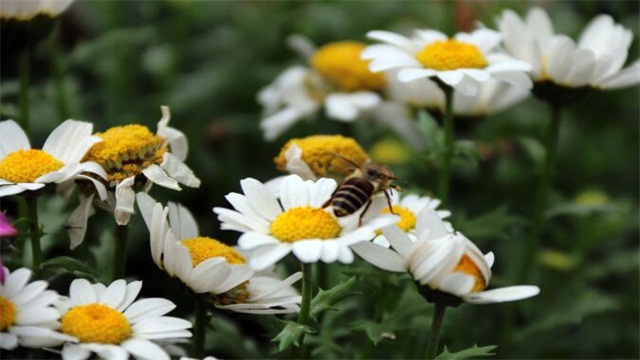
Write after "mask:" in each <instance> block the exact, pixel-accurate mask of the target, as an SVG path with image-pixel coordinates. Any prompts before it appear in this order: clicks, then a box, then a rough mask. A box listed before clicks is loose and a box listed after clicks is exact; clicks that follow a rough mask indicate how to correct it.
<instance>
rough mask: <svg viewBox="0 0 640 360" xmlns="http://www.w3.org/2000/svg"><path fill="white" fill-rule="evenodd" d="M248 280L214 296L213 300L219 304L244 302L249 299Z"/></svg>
mask: <svg viewBox="0 0 640 360" xmlns="http://www.w3.org/2000/svg"><path fill="white" fill-rule="evenodd" d="M250 295H251V294H249V280H247V281H245V282H243V283H242V284H240V285H238V286H236V287H234V288H233V289H231V290H229V291H227V292H225V293H222V294H219V295H215V296H214V302H215V303H217V304H220V305H230V304H244V303H246V302H247V300H248V299H249V296H250Z"/></svg>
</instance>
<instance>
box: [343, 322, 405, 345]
mask: <svg viewBox="0 0 640 360" xmlns="http://www.w3.org/2000/svg"><path fill="white" fill-rule="evenodd" d="M352 328H353V329H354V330H362V331H364V332H365V333H366V334H367V336H368V337H369V340H371V342H373V343H374V344H376V345H377V344H378V343H379V342H380V341H382V339H395V334H394V333H393V332H391V331H389V326H388V325H387V324H381V323H377V322H374V321H371V320H361V321H356V322H354V323H353V324H352Z"/></svg>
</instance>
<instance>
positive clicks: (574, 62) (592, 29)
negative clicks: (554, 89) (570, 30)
mask: <svg viewBox="0 0 640 360" xmlns="http://www.w3.org/2000/svg"><path fill="white" fill-rule="evenodd" d="M498 28H499V29H500V31H501V32H502V35H503V37H504V44H505V48H506V49H507V51H508V52H509V53H510V54H511V55H513V56H514V57H516V58H518V59H522V60H524V61H527V62H529V63H530V64H531V65H532V66H533V71H532V76H533V79H534V81H545V80H549V81H552V82H554V83H556V84H558V85H561V86H564V87H569V88H577V87H582V86H589V87H594V88H602V89H616V88H622V87H626V86H631V85H634V84H637V83H638V82H640V61H635V62H634V63H633V64H632V65H630V66H629V67H627V68H624V69H623V66H624V63H625V61H626V59H627V56H628V51H629V47H630V46H631V40H632V39H633V33H632V32H631V30H629V29H626V28H624V27H623V26H622V25H620V24H616V23H615V22H614V20H613V18H611V16H609V15H598V16H597V17H595V18H594V19H593V20H591V22H590V23H589V24H588V25H587V27H586V28H585V29H584V31H583V32H582V34H581V35H580V37H579V39H578V41H577V42H575V41H573V40H572V39H570V38H569V37H567V36H565V35H562V34H557V33H556V32H555V30H554V28H553V23H552V22H551V19H550V18H549V15H548V14H547V13H546V12H545V11H544V10H543V9H541V8H537V7H536V8H532V9H531V10H529V12H528V13H527V16H526V18H525V19H524V20H523V19H521V18H520V17H519V16H518V15H517V14H516V13H515V12H513V11H512V10H506V11H505V12H504V13H503V14H502V16H501V17H500V18H499V19H498Z"/></svg>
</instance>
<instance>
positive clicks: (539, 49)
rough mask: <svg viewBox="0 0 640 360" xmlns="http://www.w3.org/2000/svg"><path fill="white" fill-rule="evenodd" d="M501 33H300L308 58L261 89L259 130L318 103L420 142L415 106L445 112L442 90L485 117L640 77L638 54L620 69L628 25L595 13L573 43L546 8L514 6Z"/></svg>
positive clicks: (298, 43) (285, 124) (456, 104)
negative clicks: (353, 37) (321, 40)
mask: <svg viewBox="0 0 640 360" xmlns="http://www.w3.org/2000/svg"><path fill="white" fill-rule="evenodd" d="M497 25H498V30H491V29H489V28H487V27H485V26H483V25H479V27H478V28H477V29H476V30H474V31H472V32H470V33H464V32H461V33H457V34H455V35H454V36H453V37H451V38H449V37H448V36H446V35H445V34H443V33H441V32H439V31H436V30H432V29H417V30H415V31H414V32H413V33H412V34H410V35H409V36H406V35H403V34H399V33H394V32H390V31H380V30H375V31H370V32H369V33H367V37H368V38H369V39H371V40H375V41H378V42H379V43H376V44H372V45H367V44H364V43H359V42H354V41H341V42H334V43H329V44H326V45H324V46H321V47H319V48H315V46H314V45H313V44H312V43H311V42H309V41H308V40H306V39H305V38H303V37H301V36H294V37H292V38H290V45H291V46H292V47H293V48H294V49H295V50H297V52H299V53H300V54H301V55H302V56H303V57H304V58H305V59H306V61H307V65H296V66H293V67H291V68H289V69H287V70H286V71H284V72H283V73H282V74H281V75H280V76H278V78H277V79H276V80H275V81H274V82H273V83H272V84H270V85H269V86H267V87H265V88H264V89H263V90H261V92H260V93H259V94H258V100H259V102H260V103H261V104H262V105H263V108H264V113H265V116H264V117H263V119H262V123H261V126H262V129H263V132H264V137H265V138H266V139H267V140H273V139H275V138H277V137H278V136H280V135H281V134H283V133H284V132H285V131H286V130H288V129H289V128H290V127H292V126H293V125H294V124H295V123H296V122H297V121H299V120H302V119H305V118H309V117H311V116H312V115H315V114H317V113H318V112H319V111H320V110H321V109H324V113H325V116H326V118H328V119H332V120H337V121H343V122H353V121H355V120H357V119H360V120H363V119H365V120H366V119H368V120H373V121H377V122H379V123H381V124H383V125H385V126H388V127H390V128H391V129H393V130H395V131H396V132H398V133H399V135H400V136H402V137H404V138H405V139H406V140H407V142H408V143H410V144H412V145H413V146H415V147H417V148H420V147H424V143H423V142H421V139H420V138H419V137H418V136H417V133H418V132H417V131H415V124H414V122H412V121H411V118H412V111H413V110H415V109H425V110H427V111H429V112H430V113H432V114H433V115H434V116H441V115H442V113H443V112H444V110H445V93H444V92H443V87H450V88H453V90H454V100H453V113H454V114H455V116H460V117H481V116H486V115H490V114H493V113H496V112H499V111H502V110H505V109H507V108H509V107H511V106H513V105H515V104H517V103H519V102H520V101H522V100H524V99H525V98H527V97H528V96H529V95H530V94H531V93H532V92H533V93H534V94H535V95H536V96H538V97H541V98H543V99H546V100H548V101H571V100H573V99H577V98H580V96H581V95H582V94H584V93H586V92H587V91H589V90H593V89H615V88H622V87H626V86H631V85H634V84H637V83H638V82H640V61H635V62H634V63H633V64H632V65H630V66H628V67H626V68H623V66H624V64H625V62H626V60H627V56H628V50H629V47H630V45H631V40H632V37H633V35H632V32H631V30H629V29H626V28H624V27H623V26H622V25H620V24H616V23H615V22H614V20H613V19H612V18H611V17H610V16H609V15H599V16H598V17H596V18H594V19H593V20H592V21H591V22H590V23H589V24H588V25H587V27H586V28H585V29H584V31H583V32H582V34H581V35H580V38H579V39H578V41H577V42H576V41H574V40H572V39H571V38H569V37H567V36H565V35H563V34H558V33H556V32H555V31H554V28H553V24H552V22H551V20H550V18H549V16H548V15H547V13H546V12H545V11H544V10H542V9H540V8H533V9H531V10H530V11H529V12H528V14H527V16H526V18H524V19H521V18H520V17H519V16H518V15H517V14H516V13H514V12H513V11H511V10H506V11H504V13H503V14H502V15H501V16H500V17H499V18H498V21H497Z"/></svg>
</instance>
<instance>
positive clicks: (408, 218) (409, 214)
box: [382, 205, 416, 232]
mask: <svg viewBox="0 0 640 360" xmlns="http://www.w3.org/2000/svg"><path fill="white" fill-rule="evenodd" d="M392 208H393V213H394V214H396V215H399V216H400V220H399V221H398V222H397V223H396V225H398V227H399V228H400V229H402V231H404V232H407V231H409V230H413V229H415V228H416V215H415V214H414V213H413V211H411V210H409V209H407V208H406V207H404V206H400V205H393V206H392ZM382 213H383V214H389V213H390V211H389V207H388V206H387V207H385V208H384V209H383V210H382Z"/></svg>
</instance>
